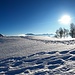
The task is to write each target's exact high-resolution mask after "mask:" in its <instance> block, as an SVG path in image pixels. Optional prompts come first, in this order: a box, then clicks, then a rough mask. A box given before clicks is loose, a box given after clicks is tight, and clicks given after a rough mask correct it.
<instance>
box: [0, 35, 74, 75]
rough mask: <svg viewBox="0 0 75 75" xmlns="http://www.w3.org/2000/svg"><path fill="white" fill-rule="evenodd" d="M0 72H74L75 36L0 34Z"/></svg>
mask: <svg viewBox="0 0 75 75" xmlns="http://www.w3.org/2000/svg"><path fill="white" fill-rule="evenodd" d="M0 75H75V39H56V38H50V37H44V36H25V37H19V36H18V37H2V38H0Z"/></svg>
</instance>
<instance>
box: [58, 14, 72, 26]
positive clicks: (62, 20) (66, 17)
mask: <svg viewBox="0 0 75 75" xmlns="http://www.w3.org/2000/svg"><path fill="white" fill-rule="evenodd" d="M58 21H59V23H61V24H66V25H67V24H70V23H71V17H70V16H69V15H64V16H62V17H61V18H60V19H59V20H58Z"/></svg>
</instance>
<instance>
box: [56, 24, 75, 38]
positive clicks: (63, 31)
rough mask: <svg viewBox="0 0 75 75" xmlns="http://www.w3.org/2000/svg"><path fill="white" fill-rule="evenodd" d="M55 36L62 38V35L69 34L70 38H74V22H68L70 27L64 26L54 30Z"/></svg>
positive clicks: (66, 35)
mask: <svg viewBox="0 0 75 75" xmlns="http://www.w3.org/2000/svg"><path fill="white" fill-rule="evenodd" d="M55 33H56V34H55V37H56V38H62V37H64V38H65V37H68V36H69V35H70V36H71V37H72V38H75V25H74V23H71V24H70V29H66V28H61V27H60V28H59V29H58V30H56V32H55Z"/></svg>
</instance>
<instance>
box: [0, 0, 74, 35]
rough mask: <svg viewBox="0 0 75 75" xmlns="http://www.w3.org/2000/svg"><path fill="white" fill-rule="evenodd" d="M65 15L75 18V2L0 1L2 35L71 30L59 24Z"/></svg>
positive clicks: (63, 0) (44, 0)
mask: <svg viewBox="0 0 75 75" xmlns="http://www.w3.org/2000/svg"><path fill="white" fill-rule="evenodd" d="M64 14H69V15H70V16H71V17H75V0H0V33H2V34H5V35H10V34H11V35H14V34H25V33H54V32H55V31H56V29H58V28H59V27H65V28H69V25H61V24H60V23H58V19H59V18H60V17H61V16H62V15H64ZM74 21H75V20H74V19H73V20H72V22H74Z"/></svg>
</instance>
